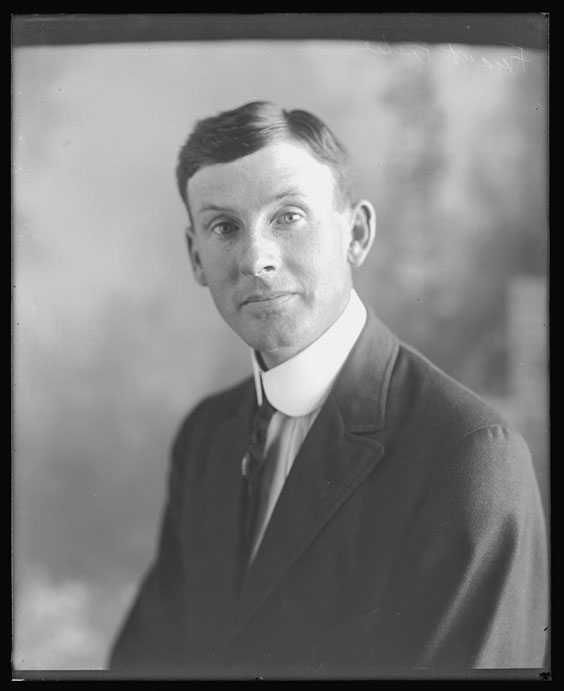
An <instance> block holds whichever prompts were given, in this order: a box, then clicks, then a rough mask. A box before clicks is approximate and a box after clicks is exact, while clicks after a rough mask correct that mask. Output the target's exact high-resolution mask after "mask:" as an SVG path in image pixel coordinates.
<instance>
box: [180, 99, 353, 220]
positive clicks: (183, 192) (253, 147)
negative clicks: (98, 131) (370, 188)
mask: <svg viewBox="0 0 564 691" xmlns="http://www.w3.org/2000/svg"><path fill="white" fill-rule="evenodd" d="M278 141H296V142H298V143H301V144H304V145H305V146H306V147H307V148H308V149H309V151H310V152H311V153H312V154H313V156H314V157H315V158H316V159H317V160H318V161H320V162H321V163H324V164H326V165H328V166H329V167H330V168H331V169H332V171H333V175H334V176H335V182H336V186H337V189H338V192H339V194H340V197H341V198H342V200H344V201H345V202H350V201H351V189H350V173H349V164H348V153H347V150H346V149H345V147H344V146H343V144H341V142H340V141H339V140H338V139H337V137H336V136H335V135H334V134H333V132H331V130H330V129H329V128H328V127H327V125H325V123H324V122H322V121H321V120H320V119H319V118H318V117H316V116H315V115H312V114H311V113H308V112H307V111H305V110H290V111H288V110H284V109H283V108H281V107H280V106H277V105H275V104H274V103H269V102H267V101H253V102H252V103H247V104H245V105H243V106H240V107H239V108H235V109H233V110H227V111H224V112H223V113H219V115H215V116H212V117H209V118H205V119H203V120H199V121H198V122H197V123H196V126H195V127H194V130H193V131H192V133H191V134H190V136H189V137H188V139H187V140H186V143H185V144H184V146H183V147H182V148H181V150H180V154H179V156H178V164H177V167H176V181H177V184H178V189H179V192H180V196H181V197H182V199H183V201H184V203H185V204H186V207H187V208H188V210H189V207H188V195H187V189H186V188H187V185H188V180H189V179H190V178H191V177H192V176H193V175H194V174H195V173H196V172H197V171H198V170H199V169H200V168H203V167H205V166H209V165H213V164H215V163H229V162H231V161H235V160H236V159H238V158H242V157H243V156H247V155H249V154H252V153H254V152H255V151H258V150H259V149H262V148H263V147H265V146H268V145H269V144H273V143H275V142H278Z"/></svg>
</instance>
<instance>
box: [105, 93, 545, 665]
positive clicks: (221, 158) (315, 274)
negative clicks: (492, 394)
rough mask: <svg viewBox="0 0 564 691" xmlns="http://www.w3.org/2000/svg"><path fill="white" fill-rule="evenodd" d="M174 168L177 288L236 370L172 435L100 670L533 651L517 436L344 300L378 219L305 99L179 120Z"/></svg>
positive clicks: (539, 628) (526, 473) (535, 555)
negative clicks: (220, 321) (224, 344)
mask: <svg viewBox="0 0 564 691" xmlns="http://www.w3.org/2000/svg"><path fill="white" fill-rule="evenodd" d="M177 178H178V185H179V190H180V193H181V195H182V198H183V200H184V203H185V205H186V208H187V210H188V215H189V219H190V225H189V228H188V231H187V241H188V250H189V255H190V260H191V264H192V268H193V270H194V274H195V277H196V280H197V281H198V283H200V284H201V285H203V286H208V287H209V289H210V291H211V295H212V298H213V300H214V302H215V305H216V306H217V309H218V310H219V312H220V314H221V315H222V317H223V318H224V319H225V321H226V322H227V324H228V325H229V326H230V327H231V328H232V329H233V330H234V331H235V332H236V333H237V334H238V335H239V336H240V337H241V338H242V339H243V341H245V343H247V344H248V345H249V347H250V348H251V353H252V367H253V377H251V378H249V379H248V380H246V381H244V382H243V383H241V384H239V385H238V386H235V387H234V388H231V389H230V390H228V391H225V392H223V393H220V394H218V395H215V396H212V397H211V398H208V399H207V400H205V401H203V402H202V403H201V404H200V405H198V406H197V407H196V409H195V410H194V411H193V412H192V413H191V415H189V416H188V417H187V419H186V420H185V422H184V424H183V425H182V427H181V429H180V431H179V434H178V436H177V439H176V441H175V444H174V448H173V454H172V466H171V471H170V482H169V496H168V502H167V506H166V511H165V515H164V520H163V525H162V533H161V538H160V544H159V549H158V553H157V556H156V559H155V561H154V564H153V566H152V568H151V569H150V571H149V573H148V574H147V576H146V578H145V580H144V582H143V585H142V587H141V589H140V593H139V595H138V597H137V599H136V601H135V603H134V605H133V607H132V609H131V612H130V613H129V616H128V618H127V620H126V623H125V625H124V627H123V629H122V631H121V633H120V635H119V637H118V640H117V642H116V644H115V647H114V650H113V653H112V657H111V663H110V666H111V668H112V669H115V670H121V671H122V672H126V673H140V674H143V673H147V674H164V675H168V676H171V677H175V676H180V675H185V676H187V677H194V678H198V677H206V676H221V675H226V676H230V675H233V676H235V677H236V676H239V675H240V676H261V677H268V676H269V675H270V676H278V677H280V676H281V677H284V676H289V677H296V676H298V677H299V676H302V675H303V676H311V677H316V676H317V677H320V678H324V677H331V676H338V677H343V676H344V677H347V676H358V675H369V674H374V675H378V674H379V673H380V674H382V673H385V671H386V670H392V671H393V670H410V669H411V670H414V669H419V670H431V671H440V670H457V671H461V670H468V669H470V668H473V667H511V668H515V667H529V668H530V667H541V666H542V665H543V664H544V659H543V655H544V650H545V640H546V633H545V628H546V627H547V624H548V622H547V555H546V536H545V528H544V523H543V513H542V509H541V504H540V500H539V492H538V488H537V483H536V479H535V474H534V471H533V467H532V463H531V459H530V456H529V452H528V450H527V447H526V446H525V443H524V442H523V440H522V439H521V437H520V436H519V435H518V434H517V433H516V432H515V431H514V430H512V429H511V428H510V427H509V426H507V424H506V423H505V422H504V420H503V419H502V418H501V417H500V416H499V415H498V414H497V413H496V412H494V411H493V410H492V409H490V408H489V407H488V406H486V404H485V403H483V402H482V401H481V400H480V399H479V398H477V397H476V396H475V395H474V394H472V393H471V392H470V391H468V390H467V389H465V388H464V387H462V386H461V385H460V384H458V383H456V382H454V381H453V380H452V379H450V378H449V377H448V376H447V375H446V374H444V373H442V372H441V371H440V370H438V369H437V368H436V367H434V366H433V365H432V364H431V363H429V362H428V361H427V360H426V359H425V358H424V357H422V356H421V355H420V354H418V353H417V352H416V351H414V350H413V349H411V348H409V347H408V346H406V345H404V344H402V343H400V342H399V341H398V340H397V338H396V337H395V336H394V335H392V334H391V333H390V332H389V331H388V329H387V328H386V327H385V326H384V325H383V324H382V323H381V322H380V321H379V320H378V319H377V318H376V316H375V315H374V314H373V313H372V312H371V311H370V310H369V309H366V308H365V306H364V305H363V304H362V302H361V300H360V299H359V297H358V295H357V294H356V293H355V291H354V289H353V280H352V270H353V269H354V268H356V267H359V266H360V265H361V264H362V263H363V261H364V259H365V257H366V256H367V253H368V252H369V250H370V248H371V245H372V243H373V240H374V233H375V213H374V209H373V207H372V205H371V204H370V203H369V202H367V201H364V200H361V201H356V202H355V201H353V199H352V196H351V190H350V185H349V176H348V172H347V159H346V153H345V150H344V148H343V147H342V145H341V144H340V143H339V142H338V140H337V139H336V138H335V137H334V135H333V134H332V133H331V132H330V131H329V129H328V128H327V127H326V126H325V125H324V124H323V123H322V122H321V121H320V120H319V119H318V118H316V117H315V116H313V115H311V114H309V113H306V112H304V111H299V110H294V111H291V112H287V111H284V110H282V109H281V108H279V107H277V106H275V105H273V104H269V103H263V102H258V103H250V104H247V105H245V106H242V107H241V108H237V109H235V110H232V111H229V112H225V113H221V114H220V115H218V116H216V117H212V118H208V119H205V120H202V121H200V122H199V123H198V124H197V126H196V128H195V130H194V131H193V133H192V134H191V135H190V137H189V138H188V140H187V142H186V144H185V145H184V147H183V148H182V150H181V153H180V156H179V162H178V168H177ZM257 411H258V412H257Z"/></svg>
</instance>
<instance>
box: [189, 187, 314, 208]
mask: <svg viewBox="0 0 564 691" xmlns="http://www.w3.org/2000/svg"><path fill="white" fill-rule="evenodd" d="M288 197H301V198H303V197H304V194H303V192H302V191H301V190H299V189H298V188H296V187H288V188H286V189H284V190H282V191H281V192H278V194H276V195H275V196H274V197H272V199H271V200H270V202H269V203H272V202H277V201H280V200H281V199H287V198H288ZM196 211H197V213H199V214H203V213H206V212H208V211H219V212H222V213H230V214H235V213H236V211H235V209H233V208H231V207H230V206H221V205H220V204H211V203H210V204H203V205H202V206H201V207H199V208H198V209H197V210H196Z"/></svg>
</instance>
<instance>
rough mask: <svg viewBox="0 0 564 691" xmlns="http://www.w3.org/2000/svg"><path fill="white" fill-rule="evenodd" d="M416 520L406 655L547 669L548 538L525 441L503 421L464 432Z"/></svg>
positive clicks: (402, 605)
mask: <svg viewBox="0 0 564 691" xmlns="http://www.w3.org/2000/svg"><path fill="white" fill-rule="evenodd" d="M413 524H414V530H413V533H412V535H411V537H410V541H409V545H407V546H406V550H405V559H404V562H403V564H402V572H401V573H399V574H398V586H399V591H401V600H399V599H396V600H395V604H396V605H397V606H396V612H395V613H394V615H395V617H394V620H395V627H394V629H395V635H396V636H398V638H397V640H398V642H399V641H400V640H402V638H403V640H404V641H405V642H406V644H407V645H406V648H405V650H406V652H407V654H408V657H409V658H410V659H409V662H411V663H412V664H414V665H415V666H419V667H427V668H430V669H433V668H444V667H447V668H448V667H450V668H504V667H505V668H519V667H526V668H535V667H542V666H543V665H544V664H545V660H544V652H545V646H546V638H547V634H546V627H547V626H548V567H547V540H546V532H545V523H544V514H543V510H542V506H541V501H540V495H539V491H538V485H537V481H536V477H535V472H534V468H533V465H532V462H531V458H530V454H529V451H528V448H527V446H526V445H525V442H524V441H523V439H522V438H521V437H520V436H519V435H518V434H517V433H516V432H514V431H512V430H509V429H507V428H506V427H503V426H499V425H493V426H487V427H484V428H481V429H478V430H476V431H474V432H472V433H470V434H468V435H467V436H466V437H464V438H463V439H462V440H461V441H460V442H459V443H458V444H457V445H456V446H455V448H453V449H451V450H450V451H449V452H448V453H447V454H446V456H445V457H444V458H443V460H442V462H441V463H439V464H438V465H437V471H436V473H435V474H434V475H433V476H432V477H431V478H430V480H429V483H428V485H427V488H426V492H425V499H424V500H423V502H422V505H421V508H420V511H419V513H418V514H416V515H415V516H414V519H413ZM410 555H411V557H410ZM399 591H398V592H399ZM404 662H407V660H404Z"/></svg>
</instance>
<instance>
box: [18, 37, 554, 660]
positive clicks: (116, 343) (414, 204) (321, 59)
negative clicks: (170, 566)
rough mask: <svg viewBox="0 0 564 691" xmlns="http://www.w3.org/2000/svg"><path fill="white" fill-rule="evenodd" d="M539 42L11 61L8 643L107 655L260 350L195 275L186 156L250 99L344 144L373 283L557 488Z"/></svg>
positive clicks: (102, 54) (192, 50)
mask: <svg viewBox="0 0 564 691" xmlns="http://www.w3.org/2000/svg"><path fill="white" fill-rule="evenodd" d="M546 70H547V67H546V54H545V53H543V52H541V51H536V50H521V49H520V48H519V46H507V47H503V48H490V47H487V46H486V47H484V46H464V45H446V44H441V45H425V44H394V45H392V46H390V45H387V44H382V43H370V44H368V43H364V42H331V41H326V42H312V41H301V42H298V41H296V42H290V41H289V42H283V41H282V42H266V41H263V42H261V41H254V42H253V41H243V42H217V43H214V42H207V43H206V42H202V43H168V44H158V43H155V44H134V45H131V44H130V45H98V46H97V45H92V46H75V47H38V48H33V47H29V48H16V49H14V51H13V77H14V79H13V86H12V88H13V134H12V136H13V155H14V158H13V170H14V178H13V179H14V192H13V251H14V263H13V278H14V286H15V287H14V293H13V309H14V312H13V314H14V318H13V348H14V350H13V353H14V360H13V372H14V387H13V392H14V398H13V407H14V424H13V467H14V505H13V507H14V624H15V628H14V653H13V663H14V666H15V667H16V668H20V669H70V668H75V669H99V668H101V667H103V665H104V663H105V661H106V659H107V654H108V649H109V646H110V644H111V641H112V639H113V637H114V636H115V633H116V630H117V627H118V626H119V624H120V622H121V620H122V618H123V615H124V612H125V610H126V608H127V607H128V606H129V603H130V601H131V598H132V596H133V593H134V590H135V587H136V585H137V583H138V580H139V578H140V576H141V574H142V572H143V571H144V570H145V569H146V567H147V566H148V564H149V562H150V560H151V558H152V555H153V551H154V548H155V540H156V536H157V531H158V528H159V522H160V515H161V509H162V505H163V500H164V489H165V481H166V474H167V466H168V452H169V446H170V442H171V440H172V437H173V434H174V433H175V431H176V429H177V426H178V424H179V422H180V420H181V418H182V416H183V415H184V414H185V413H186V411H187V410H188V409H190V408H191V407H192V406H193V405H194V404H195V403H196V402H197V401H198V400H199V399H200V398H201V397H202V396H204V395H205V394H207V393H209V392H212V391H214V390H216V389H218V388H220V387H225V386H228V385H230V384H232V383H234V382H235V381H237V380H239V379H241V378H243V377H244V376H246V375H247V373H248V372H249V359H248V354H247V352H246V350H245V348H244V347H243V345H242V344H241V343H239V341H238V340H237V338H236V337H235V336H234V335H232V334H231V332H230V331H229V330H228V328H227V327H226V326H225V325H224V324H223V323H222V321H221V320H220V318H219V316H218V315H217V314H216V312H215V309H214V307H213V304H212V302H211V299H210V298H209V296H208V294H207V292H206V291H205V289H202V288H199V287H198V286H197V285H196V284H195V282H194V281H193V279H192V276H191V272H190V268H189V264H188V259H187V256H186V252H185V244H184V238H183V228H184V224H185V215H184V210H183V207H182V205H181V202H180V198H179V197H178V196H177V192H176V189H175V181H174V166H175V158H176V155H177V152H178V149H179V147H180V144H181V142H182V141H183V140H184V138H185V136H186V135H187V133H188V131H189V130H190V128H191V126H192V125H193V123H194V122H195V120H196V119H198V118H200V117H204V116H207V115H210V114H214V113H217V112H218V111H220V110H223V109H226V108H231V107H235V106H238V105H241V104H243V103H244V102H247V101H250V100H259V99H260V100H262V99H266V100H274V101H277V102H279V103H280V104H282V105H284V106H285V107H288V108H294V107H298V108H305V109H309V110H312V111H313V112H315V113H316V114H318V115H319V116H321V117H322V118H323V119H324V120H326V121H327V123H328V124H329V125H330V126H331V127H332V128H333V129H334V131H335V132H336V133H337V134H338V136H340V137H341V138H342V139H343V140H344V142H345V143H347V144H348V146H349V148H350V151H351V153H352V157H353V159H354V160H355V162H356V168H357V173H358V181H357V182H358V185H357V189H358V193H359V195H362V196H365V197H368V198H370V199H371V200H372V201H373V202H374V204H375V206H376V209H377V212H378V235H377V240H376V243H375V246H374V248H373V250H372V254H371V256H370V257H369V260H368V262H367V264H366V265H365V266H364V267H363V268H362V269H360V270H359V272H358V274H357V289H358V291H359V293H360V295H361V297H362V298H363V299H364V300H365V301H366V302H367V303H370V304H371V305H372V306H373V307H374V308H375V310H376V311H377V312H378V313H379V315H380V316H381V318H382V319H383V320H384V321H386V322H387V323H388V325H389V326H390V327H392V328H393V329H394V330H395V331H396V332H397V333H398V334H399V335H400V337H402V338H403V339H405V340H407V341H408V342H411V343H412V344H413V345H415V346H416V347H418V348H419V349H421V350H423V351H424V352H425V353H426V354H427V355H428V356H429V357H430V358H431V359H433V360H434V361H435V362H437V363H438V364H439V365H440V366H441V367H442V368H444V369H445V370H446V371H447V372H449V373H450V374H452V375H453V376H455V377H456V378H458V379H460V380H461V381H462V382H463V383H465V384H467V385H468V386H470V387H471V388H473V389H475V390H477V391H478V392H479V393H481V394H482V395H483V396H485V397H486V398H488V399H491V400H493V401H494V403H495V404H497V405H498V407H500V408H501V409H502V410H503V411H504V412H505V413H506V414H507V415H508V416H509V417H510V418H511V419H512V420H513V421H514V423H515V424H516V425H517V426H518V427H519V428H520V429H521V430H522V432H523V433H524V435H525V437H526V438H527V440H528V442H529V444H530V446H531V448H532V450H533V454H534V460H535V464H536V467H537V470H538V474H539V479H540V482H541V485H542V489H543V495H544V497H545V499H546V495H547V487H548V479H547V465H548V460H547V448H548V447H547V435H548V429H547V426H548V420H547V390H546V389H547V351H546V341H547V327H548V325H547V298H546V266H547V180H546V178H547V161H546V151H547V93H546V89H547V87H546Z"/></svg>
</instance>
